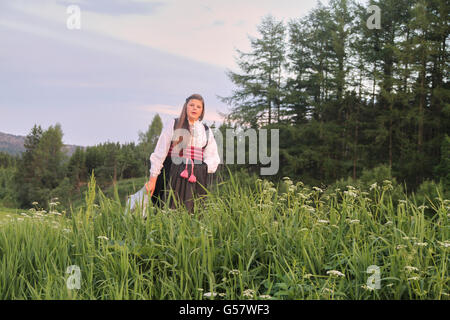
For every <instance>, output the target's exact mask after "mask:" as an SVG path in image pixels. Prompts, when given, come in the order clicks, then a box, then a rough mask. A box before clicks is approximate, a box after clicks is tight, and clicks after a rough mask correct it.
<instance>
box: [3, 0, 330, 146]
mask: <svg viewBox="0 0 450 320" xmlns="http://www.w3.org/2000/svg"><path fill="white" fill-rule="evenodd" d="M322 3H324V4H326V3H327V1H325V0H324V1H322ZM71 5H76V6H77V7H78V8H79V9H80V15H79V17H80V20H79V21H80V29H70V28H68V20H69V22H73V21H74V20H73V18H74V15H73V14H74V12H73V11H70V10H68V8H69V7H70V6H71ZM316 6H317V1H316V0H301V1H293V0H275V1H273V0H127V1H125V0H7V1H4V0H1V1H0V41H1V48H0V132H4V133H10V134H15V135H23V136H25V135H27V134H28V133H29V132H30V131H31V128H32V127H33V126H34V125H35V124H37V125H41V126H42V128H43V129H47V128H48V127H49V126H51V125H55V124H56V123H59V124H61V127H62V130H63V133H64V136H63V142H64V143H65V144H75V145H82V146H90V145H96V144H99V143H103V142H107V141H111V142H120V143H129V142H138V136H139V134H138V133H139V131H142V132H144V131H146V130H147V129H148V126H149V125H150V123H151V121H152V119H153V117H154V116H155V115H156V114H157V113H158V114H159V115H160V116H161V118H162V119H163V122H166V121H168V120H169V119H170V118H173V117H176V116H178V115H179V113H180V112H181V108H182V106H183V103H184V101H185V99H186V98H187V97H188V96H189V95H190V94H192V93H200V94H201V95H202V96H203V97H204V99H205V118H204V122H205V123H207V124H212V123H213V122H215V123H216V124H218V123H220V122H222V120H223V119H222V117H221V116H220V114H219V112H221V113H227V112H229V110H230V106H228V105H226V104H224V103H222V102H221V101H220V99H219V98H218V97H219V96H222V97H225V96H229V95H231V94H232V90H233V84H232V83H231V81H230V80H229V79H228V77H227V71H230V70H231V71H239V69H238V68H237V65H236V61H235V58H236V50H237V49H239V50H241V51H244V52H250V51H251V47H250V40H249V37H257V36H258V32H257V27H258V25H259V24H260V23H261V20H262V18H263V17H264V16H266V15H269V14H270V15H272V16H274V17H275V18H276V19H277V20H282V21H284V22H286V23H287V22H288V21H289V20H291V19H298V18H300V17H303V16H305V15H306V14H308V12H309V11H310V10H311V9H313V8H315V7H316ZM69 25H70V23H69Z"/></svg>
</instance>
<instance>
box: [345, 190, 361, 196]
mask: <svg viewBox="0 0 450 320" xmlns="http://www.w3.org/2000/svg"><path fill="white" fill-rule="evenodd" d="M344 194H346V195H348V196H350V197H353V198H356V197H357V196H358V195H357V194H356V193H355V192H353V191H351V190H349V191H344Z"/></svg>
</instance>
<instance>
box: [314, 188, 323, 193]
mask: <svg viewBox="0 0 450 320" xmlns="http://www.w3.org/2000/svg"><path fill="white" fill-rule="evenodd" d="M313 189H314V190H316V191H319V192H323V190H322V189H320V188H319V187H313Z"/></svg>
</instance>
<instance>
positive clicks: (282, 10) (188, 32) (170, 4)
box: [10, 0, 317, 69]
mask: <svg viewBox="0 0 450 320" xmlns="http://www.w3.org/2000/svg"><path fill="white" fill-rule="evenodd" d="M69 2H70V3H71V4H73V3H76V4H78V5H79V6H80V9H81V21H82V24H81V30H80V31H79V32H94V33H99V34H102V35H107V36H109V37H112V38H115V39H120V40H125V41H128V42H131V43H135V44H140V45H145V46H148V47H152V48H157V49H159V50H162V51H166V52H169V53H171V54H174V55H179V56H183V57H186V58H189V59H192V60H195V61H199V62H203V63H208V64H212V65H216V66H220V67H226V68H229V69H234V68H235V67H236V66H235V61H234V55H235V54H236V49H239V50H241V51H244V52H245V51H250V50H251V48H250V43H249V39H248V37H249V36H257V25H258V24H260V22H261V19H262V18H263V17H264V16H265V15H268V14H272V15H273V16H274V17H275V18H276V19H278V20H283V21H285V22H287V21H288V20H290V19H295V18H299V17H301V16H303V15H305V14H306V13H307V12H308V11H309V10H311V9H312V8H313V7H315V6H316V4H317V2H316V0H306V1H292V0H277V1H273V0H246V1H241V0H227V1H224V0H209V1H206V0H190V1H179V0H164V1H144V0H141V1H136V0H135V1H131V2H130V1H127V2H126V3H127V5H126V6H125V4H124V3H125V2H124V1H120V0H114V1H110V0H108V1H106V0H102V1H100V2H98V1H87V0H78V1H68V0H67V1H65V0H64V1H63V0H60V1H55V0H54V1H51V0H40V1H33V2H31V3H30V2H29V1H27V2H26V4H25V1H23V0H18V1H14V2H12V4H10V5H11V6H13V7H14V8H15V9H18V10H21V11H23V12H25V13H27V14H29V15H37V16H40V17H41V18H44V19H46V20H49V21H54V22H57V23H58V24H60V25H61V28H65V23H66V19H67V16H68V15H67V13H66V11H65V10H66V7H67V4H68V3H69ZM66 3H67V4H66ZM94 3H95V6H94ZM128 3H129V8H128V9H126V8H127V7H128ZM143 7H145V8H146V9H142V10H138V9H139V8H143ZM121 10H122V12H123V13H126V14H118V13H119V12H120V11H121ZM111 11H113V12H115V13H116V14H114V15H112V14H111ZM93 45H94V44H93Z"/></svg>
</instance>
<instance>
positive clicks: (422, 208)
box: [417, 205, 428, 210]
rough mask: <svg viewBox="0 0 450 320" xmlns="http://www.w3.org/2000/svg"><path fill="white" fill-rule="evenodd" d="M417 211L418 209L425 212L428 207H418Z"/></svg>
mask: <svg viewBox="0 0 450 320" xmlns="http://www.w3.org/2000/svg"><path fill="white" fill-rule="evenodd" d="M417 209H419V210H425V209H428V206H424V205H422V206H419V207H418V208H417Z"/></svg>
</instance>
